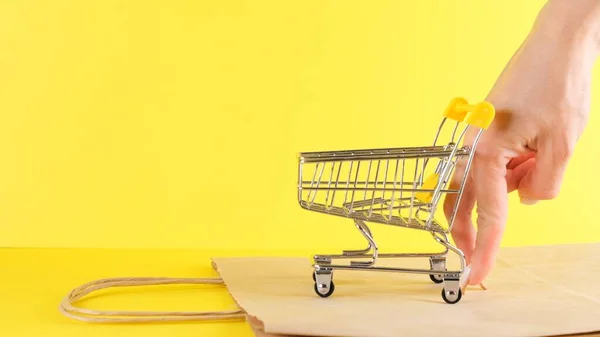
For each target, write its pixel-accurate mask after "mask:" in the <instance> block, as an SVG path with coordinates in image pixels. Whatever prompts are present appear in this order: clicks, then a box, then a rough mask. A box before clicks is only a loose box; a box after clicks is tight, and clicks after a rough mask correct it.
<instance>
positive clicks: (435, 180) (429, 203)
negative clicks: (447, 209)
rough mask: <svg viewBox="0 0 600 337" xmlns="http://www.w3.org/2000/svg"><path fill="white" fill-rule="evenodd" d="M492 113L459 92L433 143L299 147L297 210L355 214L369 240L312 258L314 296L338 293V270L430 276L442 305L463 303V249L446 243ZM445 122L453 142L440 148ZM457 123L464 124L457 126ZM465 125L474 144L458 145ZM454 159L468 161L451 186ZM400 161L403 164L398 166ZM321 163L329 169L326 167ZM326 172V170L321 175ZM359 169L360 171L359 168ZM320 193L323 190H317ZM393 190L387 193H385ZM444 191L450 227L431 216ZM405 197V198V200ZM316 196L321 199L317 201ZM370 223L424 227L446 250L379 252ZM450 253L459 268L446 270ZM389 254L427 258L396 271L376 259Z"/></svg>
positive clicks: (335, 214) (465, 129) (388, 257)
mask: <svg viewBox="0 0 600 337" xmlns="http://www.w3.org/2000/svg"><path fill="white" fill-rule="evenodd" d="M494 116H495V110H494V107H493V106H492V105H491V104H490V103H488V102H485V101H484V102H481V103H478V104H475V105H471V104H469V103H468V102H467V100H465V99H464V98H460V97H457V98H454V99H453V100H451V101H450V103H449V104H448V106H447V107H446V110H445V111H444V113H443V118H442V121H441V123H440V124H439V127H438V130H437V133H436V135H435V138H434V141H433V145H432V146H425V147H400V148H383V149H360V150H344V151H325V152H302V153H300V154H299V155H298V191H297V192H298V202H299V204H300V207H301V208H303V209H305V210H309V211H313V212H318V213H324V214H328V215H333V216H338V217H345V218H349V219H352V220H353V221H354V225H355V227H356V228H357V229H358V231H359V232H360V233H361V235H362V236H363V237H364V238H365V240H366V241H367V247H366V248H365V249H359V250H344V251H342V253H341V254H318V255H314V256H313V262H314V263H313V268H314V271H313V281H314V291H315V292H316V294H317V295H319V296H320V297H329V296H331V295H332V294H333V292H334V290H335V285H334V283H333V272H334V270H336V269H338V270H361V271H379V272H399V273H414V274H425V275H429V277H430V279H431V280H432V281H433V282H435V283H443V289H442V298H443V299H444V301H445V302H446V303H451V304H454V303H457V302H459V301H460V299H461V298H462V292H463V291H462V289H461V287H462V286H463V284H462V282H464V281H465V280H461V277H462V276H463V275H464V274H465V257H464V254H463V252H462V251H461V250H460V249H458V248H457V247H456V246H454V245H452V244H451V243H450V241H449V239H448V235H449V234H450V232H451V230H452V227H453V225H454V219H455V217H456V212H457V210H458V207H459V205H460V201H461V197H462V193H463V190H464V187H465V183H466V180H467V177H468V174H469V171H470V167H471V164H472V162H473V157H474V154H475V149H476V147H477V144H478V142H479V139H480V137H481V135H482V133H483V132H484V130H485V129H487V128H488V127H489V125H490V124H491V123H492V121H493V119H494ZM449 120H450V121H454V122H456V123H455V125H454V129H453V131H452V136H451V139H450V141H449V142H448V143H447V144H444V145H437V144H438V141H439V138H440V136H441V134H442V131H443V130H445V129H444V127H445V126H447V125H448V124H449V123H447V122H448V121H449ZM461 125H462V126H463V128H462V130H459V129H460V126H461ZM470 128H475V129H476V130H477V133H476V135H475V137H474V139H473V140H472V142H471V144H469V145H466V146H462V147H461V146H460V145H459V144H461V142H464V138H465V135H466V134H467V131H468V130H469V129H470ZM457 134H458V135H457ZM435 160H437V161H438V163H437V164H436V166H435V171H434V173H433V174H431V175H429V177H428V178H427V179H425V171H426V169H427V168H428V164H430V162H431V161H435ZM458 160H466V164H465V170H464V174H463V175H462V177H460V184H459V186H458V187H457V188H448V187H447V185H448V182H449V181H450V178H451V177H452V174H453V172H454V169H455V168H456V165H457V162H458ZM373 162H376V168H375V169H374V168H373V165H372V164H373ZM362 163H368V169H367V176H366V178H364V180H362V181H361V180H359V175H360V165H361V164H362ZM382 163H385V167H384V168H383V170H384V172H385V173H383V177H382V175H381V170H382ZM390 163H392V168H393V170H390ZM394 163H395V167H394ZM400 163H402V166H401V167H400ZM407 163H409V164H410V163H414V169H412V170H411V169H410V168H409V169H406V168H407V165H406V164H407ZM310 165H316V167H315V169H314V172H312V173H313V174H312V178H308V179H307V178H306V177H305V176H304V175H305V174H306V172H307V171H308V170H307V166H310ZM344 165H345V166H349V168H345V167H344V168H345V169H347V170H348V173H347V174H346V172H345V171H344V175H342V174H341V172H342V171H343V166H344ZM336 166H337V173H336ZM326 167H329V169H328V170H327V169H326ZM409 167H410V165H409ZM429 167H431V166H429ZM353 169H355V170H356V171H353ZM373 171H376V174H375V179H374V180H373V179H372V177H371V175H372V172H373ZM391 171H394V175H392V176H391V179H390V174H391ZM400 171H401V172H400ZM325 172H327V173H328V174H325V175H324V173H325ZM407 172H410V173H412V181H410V180H407V179H405V176H406V174H407ZM362 173H363V174H364V170H363V171H362ZM345 175H347V179H346V180H344V177H343V176H345ZM324 176H325V177H324ZM352 176H354V179H353V178H352ZM398 177H400V179H399V178H398ZM319 193H321V194H320V195H319ZM359 193H361V194H363V195H364V197H363V198H362V199H357V194H359ZM369 193H371V197H367V195H368V194H369ZM378 193H379V194H381V196H380V197H376V195H377V194H378ZM324 194H325V196H324ZM336 194H337V195H336ZM340 194H342V195H343V196H344V200H343V202H341V196H339V195H340ZM390 194H391V197H386V195H390ZM397 194H398V195H399V196H400V197H399V198H397V197H396V195H397ZM448 194H456V195H457V197H456V201H455V203H454V207H453V212H452V215H451V217H450V219H449V220H448V225H447V227H444V226H443V225H442V224H441V223H440V222H438V221H436V219H435V213H436V210H437V209H438V206H439V204H440V202H441V200H442V196H443V195H448ZM405 195H407V196H406V197H405ZM336 196H337V197H338V199H337V200H336V199H335V198H336ZM317 197H321V199H322V198H325V199H324V200H323V201H319V200H317ZM336 202H337V204H336ZM406 211H408V215H402V212H406ZM395 213H398V215H395ZM423 213H426V214H428V215H426V216H425V217H421V216H420V215H421V214H423ZM367 222H372V223H378V224H385V225H391V226H397V227H403V228H410V229H415V230H421V231H428V232H430V233H431V235H432V237H433V239H434V240H435V241H436V242H437V243H439V244H440V245H441V246H442V247H443V250H442V251H439V252H433V253H412V254H411V253H386V254H382V253H379V248H378V245H377V243H376V241H375V239H374V237H373V234H372V232H371V229H370V228H369V226H368V225H367ZM449 252H453V253H455V254H456V255H457V256H458V258H459V260H460V268H459V269H457V270H448V269H447V268H446V257H447V255H448V254H449ZM390 258H428V259H429V265H430V268H429V269H411V268H396V267H388V266H379V265H378V264H377V262H378V261H379V260H380V259H390ZM334 260H350V261H349V263H347V264H342V263H334Z"/></svg>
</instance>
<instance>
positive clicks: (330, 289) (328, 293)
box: [315, 281, 335, 297]
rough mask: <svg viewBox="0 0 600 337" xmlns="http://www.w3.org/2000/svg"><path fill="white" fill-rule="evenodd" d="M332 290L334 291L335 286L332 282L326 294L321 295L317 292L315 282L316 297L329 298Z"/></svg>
mask: <svg viewBox="0 0 600 337" xmlns="http://www.w3.org/2000/svg"><path fill="white" fill-rule="evenodd" d="M334 290H335V285H334V284H333V281H331V282H330V283H329V289H328V290H327V292H326V293H324V294H322V293H320V292H319V287H318V285H317V283H316V282H315V293H317V295H319V296H321V297H329V296H331V294H333V292H334Z"/></svg>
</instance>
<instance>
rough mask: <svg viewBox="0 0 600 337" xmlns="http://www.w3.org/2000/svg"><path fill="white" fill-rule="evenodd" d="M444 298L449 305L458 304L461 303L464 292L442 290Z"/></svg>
mask: <svg viewBox="0 0 600 337" xmlns="http://www.w3.org/2000/svg"><path fill="white" fill-rule="evenodd" d="M442 298H443V299H444V301H445V302H446V303H449V304H455V303H458V301H460V299H461V298H462V290H460V288H459V289H458V292H456V291H453V290H450V291H447V290H446V289H442Z"/></svg>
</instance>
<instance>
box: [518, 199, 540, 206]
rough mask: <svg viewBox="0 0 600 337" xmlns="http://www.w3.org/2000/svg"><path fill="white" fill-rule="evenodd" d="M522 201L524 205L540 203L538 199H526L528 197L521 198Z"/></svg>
mask: <svg viewBox="0 0 600 337" xmlns="http://www.w3.org/2000/svg"><path fill="white" fill-rule="evenodd" d="M521 203H522V204H523V205H535V204H537V203H538V200H532V199H526V198H521Z"/></svg>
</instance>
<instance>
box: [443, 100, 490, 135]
mask: <svg viewBox="0 0 600 337" xmlns="http://www.w3.org/2000/svg"><path fill="white" fill-rule="evenodd" d="M495 115H496V110H495V109H494V106H493V105H492V104H491V103H489V102H485V101H484V102H480V103H477V104H469V102H467V100H466V99H464V98H462V97H456V98H454V99H452V100H451V101H450V104H448V107H446V110H445V111H444V117H447V118H450V119H453V120H455V121H457V122H465V123H467V124H469V125H472V126H475V127H478V128H481V129H487V128H488V127H489V126H490V124H492V121H493V120H494V117H495Z"/></svg>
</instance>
